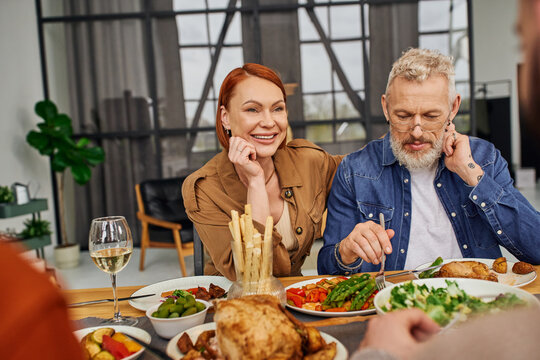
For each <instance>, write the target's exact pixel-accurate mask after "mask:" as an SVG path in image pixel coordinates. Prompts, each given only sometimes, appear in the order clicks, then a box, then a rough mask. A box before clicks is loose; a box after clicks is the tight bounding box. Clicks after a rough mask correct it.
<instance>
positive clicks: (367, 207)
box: [357, 202, 394, 229]
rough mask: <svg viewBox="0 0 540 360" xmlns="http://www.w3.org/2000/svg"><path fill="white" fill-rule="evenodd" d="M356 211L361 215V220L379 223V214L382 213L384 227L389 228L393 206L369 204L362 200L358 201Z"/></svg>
mask: <svg viewBox="0 0 540 360" xmlns="http://www.w3.org/2000/svg"><path fill="white" fill-rule="evenodd" d="M357 204H358V205H357V206H358V211H360V215H361V217H362V220H363V221H362V222H366V221H370V220H371V221H373V222H375V223H377V224H378V223H379V214H381V213H382V214H383V215H384V223H385V229H388V228H390V223H391V221H392V217H393V216H394V208H393V207H391V206H385V205H377V204H370V203H364V202H358V203H357Z"/></svg>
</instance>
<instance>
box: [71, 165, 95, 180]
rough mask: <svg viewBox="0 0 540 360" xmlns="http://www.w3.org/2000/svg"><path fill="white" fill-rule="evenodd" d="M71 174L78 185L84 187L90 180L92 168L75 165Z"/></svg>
mask: <svg viewBox="0 0 540 360" xmlns="http://www.w3.org/2000/svg"><path fill="white" fill-rule="evenodd" d="M71 174H72V175H73V179H74V180H75V181H76V182H77V184H79V185H84V184H86V183H87V182H88V181H89V180H90V177H91V176H92V170H90V168H89V167H88V166H86V165H84V164H81V165H73V166H72V167H71Z"/></svg>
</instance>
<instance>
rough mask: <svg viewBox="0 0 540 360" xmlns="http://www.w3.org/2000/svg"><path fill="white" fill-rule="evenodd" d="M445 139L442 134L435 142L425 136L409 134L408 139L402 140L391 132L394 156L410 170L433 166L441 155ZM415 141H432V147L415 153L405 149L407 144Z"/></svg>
mask: <svg viewBox="0 0 540 360" xmlns="http://www.w3.org/2000/svg"><path fill="white" fill-rule="evenodd" d="M443 140H444V136H442V135H441V136H440V137H439V138H438V139H436V140H435V142H433V141H431V140H427V139H424V137H421V138H419V139H415V138H413V137H412V136H409V137H408V138H407V139H405V140H403V141H402V142H400V141H399V140H396V139H394V136H393V134H392V133H390V145H391V147H392V151H393V152H394V156H395V157H396V159H397V160H398V161H399V164H400V165H404V166H405V167H406V168H407V169H410V170H413V169H424V168H429V167H431V166H433V164H435V162H436V161H438V160H439V158H440V157H441V154H442V147H443ZM415 141H420V142H426V143H430V144H431V148H430V149H428V150H425V151H415V152H414V153H411V152H410V151H407V150H405V147H404V145H405V144H409V143H414V142H415Z"/></svg>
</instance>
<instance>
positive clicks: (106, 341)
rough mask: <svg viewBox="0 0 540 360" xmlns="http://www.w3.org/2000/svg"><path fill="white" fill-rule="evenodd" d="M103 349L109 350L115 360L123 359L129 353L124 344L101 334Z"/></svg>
mask: <svg viewBox="0 0 540 360" xmlns="http://www.w3.org/2000/svg"><path fill="white" fill-rule="evenodd" d="M103 349H104V350H107V351H108V352H110V353H111V354H112V355H113V356H114V357H115V359H116V360H120V359H123V358H125V357H128V356H129V355H130V352H129V350H128V349H127V347H126V345H124V344H122V343H121V342H119V341H116V340H114V339H113V338H111V337H110V336H108V335H103Z"/></svg>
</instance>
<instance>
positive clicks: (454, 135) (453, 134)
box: [452, 133, 456, 141]
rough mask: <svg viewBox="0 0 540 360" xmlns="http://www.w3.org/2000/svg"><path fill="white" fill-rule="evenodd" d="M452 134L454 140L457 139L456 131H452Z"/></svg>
mask: <svg viewBox="0 0 540 360" xmlns="http://www.w3.org/2000/svg"><path fill="white" fill-rule="evenodd" d="M452 136H453V137H454V141H456V133H452Z"/></svg>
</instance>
